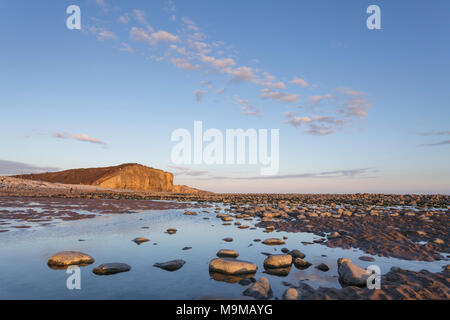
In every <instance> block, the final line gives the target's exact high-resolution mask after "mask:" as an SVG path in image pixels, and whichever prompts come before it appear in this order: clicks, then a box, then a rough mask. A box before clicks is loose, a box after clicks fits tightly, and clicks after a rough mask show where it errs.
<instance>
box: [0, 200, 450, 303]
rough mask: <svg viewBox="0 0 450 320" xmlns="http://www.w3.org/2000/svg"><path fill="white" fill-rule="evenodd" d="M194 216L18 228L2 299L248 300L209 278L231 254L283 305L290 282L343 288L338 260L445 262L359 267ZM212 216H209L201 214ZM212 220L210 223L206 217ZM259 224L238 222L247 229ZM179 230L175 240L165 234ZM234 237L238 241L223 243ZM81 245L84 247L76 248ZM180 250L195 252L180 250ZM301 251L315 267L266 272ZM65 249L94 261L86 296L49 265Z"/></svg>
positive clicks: (5, 253)
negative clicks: (120, 266)
mask: <svg viewBox="0 0 450 320" xmlns="http://www.w3.org/2000/svg"><path fill="white" fill-rule="evenodd" d="M195 211H196V212H198V215H197V216H186V215H183V213H184V212H185V210H180V209H172V210H163V211H157V210H154V211H143V212H139V213H131V214H121V215H117V214H113V215H102V216H97V217H95V218H92V219H86V220H75V221H64V222H60V223H55V224H51V225H46V226H42V227H39V228H30V229H16V230H14V231H10V232H5V233H0V270H1V273H0V299H205V298H225V299H247V297H245V296H243V295H242V292H243V291H244V290H245V288H246V286H243V285H241V284H239V283H227V282H223V281H216V280H214V279H213V278H212V277H211V276H210V274H209V271H208V265H209V262H210V261H211V259H213V258H215V257H216V253H217V251H218V250H220V249H234V250H237V251H238V252H239V254H240V255H239V258H238V259H241V260H246V261H251V262H254V263H256V264H257V265H258V272H257V274H256V276H255V278H256V279H259V278H260V277H261V276H265V277H267V278H268V279H269V282H270V284H271V287H272V290H273V294H274V298H275V297H277V298H281V297H282V295H283V292H284V291H285V290H286V288H287V287H286V283H291V284H293V285H297V284H298V283H299V282H300V281H304V282H306V283H308V284H310V285H311V286H313V287H316V288H317V287H319V286H323V287H336V288H340V284H339V282H338V277H337V265H336V261H337V259H338V258H341V257H346V258H351V259H352V261H353V262H354V263H356V264H358V265H359V266H361V267H367V266H369V265H372V264H375V265H378V266H379V267H380V268H381V271H382V273H383V274H384V273H386V272H388V271H389V269H390V268H391V267H392V266H398V267H401V268H405V269H409V270H414V271H419V270H422V269H426V270H429V271H432V272H437V271H441V268H442V266H443V265H446V264H448V262H446V261H436V262H422V261H406V260H399V259H394V258H382V257H377V256H375V257H374V258H375V261H374V262H366V261H361V260H358V257H360V256H362V255H365V256H368V255H367V254H364V252H362V251H360V250H356V249H350V250H342V249H339V248H328V247H326V246H324V245H320V244H308V245H304V244H302V243H301V242H302V241H307V242H312V241H313V240H314V239H319V237H318V236H315V235H313V234H311V233H287V232H272V233H264V232H263V229H259V228H258V229H256V230H251V229H238V228H237V226H235V225H234V224H232V225H229V226H224V225H222V221H221V220H220V219H217V218H216V213H214V209H213V208H205V209H201V210H199V209H196V210H195ZM204 211H207V212H204ZM206 217H208V218H209V219H208V220H206V219H204V218H206ZM256 221H257V219H255V220H254V221H243V220H242V221H241V222H242V224H247V225H249V226H250V227H252V226H253V224H254V223H256ZM168 228H176V229H178V231H177V233H176V234H172V235H169V234H167V233H166V230H167V229H168ZM283 236H287V237H288V239H287V240H286V244H285V245H282V246H266V245H264V244H262V243H261V242H254V241H253V240H254V239H257V238H258V239H261V240H264V239H266V238H273V237H276V238H282V237H283ZM136 237H146V238H148V239H150V241H149V242H146V243H142V244H141V245H137V244H136V243H134V242H133V241H132V240H133V239H134V238H136ZM225 237H232V238H233V239H234V240H233V242H225V241H223V240H222V239H223V238H225ZM79 240H84V241H79ZM183 247H192V249H190V250H182V248H183ZM283 247H286V248H288V249H290V250H292V249H299V250H300V251H302V252H304V253H305V254H306V258H305V259H306V260H308V261H309V262H311V263H312V264H313V266H311V267H310V268H308V269H306V270H299V269H296V268H295V267H294V266H292V268H291V270H290V273H289V275H288V276H286V277H280V276H274V275H269V274H266V273H264V267H263V262H264V259H265V257H266V256H265V255H264V254H262V252H266V253H281V251H280V250H281V248H283ZM65 250H73V251H81V252H84V253H87V254H89V255H91V256H92V257H94V259H95V262H94V263H93V264H91V265H89V266H85V267H81V290H68V289H67V287H66V280H67V278H68V277H69V276H70V274H67V273H66V271H65V270H52V269H50V268H49V267H48V266H47V260H48V258H49V257H50V256H52V255H53V254H54V253H56V252H59V251H65ZM174 259H183V260H185V261H186V264H185V265H184V266H183V267H182V268H181V269H179V270H177V271H174V272H169V271H165V270H162V269H159V268H156V267H154V266H153V264H154V263H156V262H165V261H169V260H174ZM108 262H123V263H127V264H129V265H130V266H131V267H132V269H131V271H129V272H125V273H119V274H115V275H108V276H98V275H95V274H94V273H92V269H93V268H95V267H96V266H98V265H100V264H102V263H108ZM322 262H323V263H326V264H327V265H328V266H329V267H330V270H329V271H328V272H322V271H319V270H317V269H316V268H314V265H317V264H320V263H322Z"/></svg>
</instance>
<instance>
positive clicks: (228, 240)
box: [222, 238, 233, 242]
mask: <svg viewBox="0 0 450 320" xmlns="http://www.w3.org/2000/svg"><path fill="white" fill-rule="evenodd" d="M222 240H223V241H225V242H231V241H233V238H223V239H222Z"/></svg>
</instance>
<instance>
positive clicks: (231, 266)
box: [209, 258, 258, 275]
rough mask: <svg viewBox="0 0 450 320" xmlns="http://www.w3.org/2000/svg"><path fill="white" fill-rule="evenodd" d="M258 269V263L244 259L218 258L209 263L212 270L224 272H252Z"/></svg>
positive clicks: (232, 273)
mask: <svg viewBox="0 0 450 320" xmlns="http://www.w3.org/2000/svg"><path fill="white" fill-rule="evenodd" d="M256 270H258V267H257V266H256V264H254V263H252V262H247V261H242V260H235V259H223V258H216V259H213V260H211V262H210V263H209V271H210V272H218V273H223V274H231V275H239V274H252V273H255V272H256Z"/></svg>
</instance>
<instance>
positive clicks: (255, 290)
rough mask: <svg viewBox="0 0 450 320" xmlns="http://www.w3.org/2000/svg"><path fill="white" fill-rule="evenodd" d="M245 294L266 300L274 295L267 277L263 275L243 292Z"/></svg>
mask: <svg viewBox="0 0 450 320" xmlns="http://www.w3.org/2000/svg"><path fill="white" fill-rule="evenodd" d="M242 294H243V295H244V296H249V297H253V298H255V299H258V300H264V299H268V298H271V297H272V289H271V288H270V283H269V280H267V278H265V277H262V278H261V279H259V280H258V281H256V282H255V283H253V284H252V285H251V286H250V287H248V288H247V289H245V290H244V292H243V293H242Z"/></svg>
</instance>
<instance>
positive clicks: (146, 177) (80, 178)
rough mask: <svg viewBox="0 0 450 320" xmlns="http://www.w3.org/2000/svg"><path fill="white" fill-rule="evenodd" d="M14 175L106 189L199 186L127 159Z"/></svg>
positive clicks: (167, 189) (186, 189)
mask: <svg viewBox="0 0 450 320" xmlns="http://www.w3.org/2000/svg"><path fill="white" fill-rule="evenodd" d="M15 177H16V178H22V179H28V180H41V181H46V182H52V183H63V184H83V185H91V186H98V187H101V188H109V189H126V190H138V191H152V192H174V193H198V192H201V191H200V190H197V189H194V188H190V187H187V186H177V185H174V184H173V174H172V173H170V172H165V171H163V170H158V169H154V168H150V167H146V166H143V165H140V164H136V163H127V164H122V165H119V166H114V167H104V168H88V169H72V170H65V171H59V172H47V173H41V174H26V175H18V176H15Z"/></svg>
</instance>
